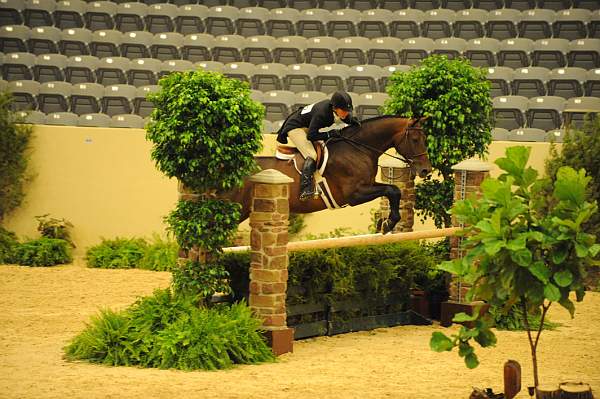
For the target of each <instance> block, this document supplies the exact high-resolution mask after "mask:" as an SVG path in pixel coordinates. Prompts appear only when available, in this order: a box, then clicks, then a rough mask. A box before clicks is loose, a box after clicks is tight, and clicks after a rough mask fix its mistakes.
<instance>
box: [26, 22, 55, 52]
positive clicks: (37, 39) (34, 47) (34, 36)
mask: <svg viewBox="0 0 600 399" xmlns="http://www.w3.org/2000/svg"><path fill="white" fill-rule="evenodd" d="M61 35H62V32H61V31H60V29H58V28H55V27H54V26H37V27H35V28H33V29H31V33H30V34H29V39H28V40H27V47H28V48H29V52H30V53H33V54H35V55H39V54H48V53H58V42H59V41H60V39H61Z"/></svg>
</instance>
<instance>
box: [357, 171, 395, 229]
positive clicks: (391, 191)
mask: <svg viewBox="0 0 600 399" xmlns="http://www.w3.org/2000/svg"><path fill="white" fill-rule="evenodd" d="M379 197H386V198H387V199H388V201H389V202H390V215H389V216H388V218H387V219H386V220H384V221H383V223H382V224H381V229H382V233H383V234H387V233H389V232H390V231H392V230H393V229H394V226H396V224H397V223H398V222H399V221H400V197H401V193H400V189H399V188H398V187H396V186H394V185H391V184H383V183H374V184H373V185H372V186H360V187H358V189H357V190H356V191H355V192H354V193H353V194H352V195H351V196H350V198H349V201H348V203H349V204H350V205H352V206H355V205H360V204H364V203H365V202H369V201H372V200H374V199H376V198H379ZM377 227H378V230H379V225H378V226H377Z"/></svg>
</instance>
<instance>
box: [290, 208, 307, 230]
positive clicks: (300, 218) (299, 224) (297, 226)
mask: <svg viewBox="0 0 600 399" xmlns="http://www.w3.org/2000/svg"><path fill="white" fill-rule="evenodd" d="M305 227H306V223H304V215H301V214H299V213H290V224H289V225H288V233H289V234H290V235H296V234H298V233H300V232H301V231H302V229H304V228H305Z"/></svg>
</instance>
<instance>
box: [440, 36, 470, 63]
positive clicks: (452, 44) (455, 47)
mask: <svg viewBox="0 0 600 399" xmlns="http://www.w3.org/2000/svg"><path fill="white" fill-rule="evenodd" d="M466 47H467V41H466V40H465V39H461V38H460V37H444V38H442V39H435V41H434V42H433V51H432V54H439V55H445V56H446V57H448V59H451V60H452V59H457V58H460V57H462V55H463V52H464V51H465V48H466Z"/></svg>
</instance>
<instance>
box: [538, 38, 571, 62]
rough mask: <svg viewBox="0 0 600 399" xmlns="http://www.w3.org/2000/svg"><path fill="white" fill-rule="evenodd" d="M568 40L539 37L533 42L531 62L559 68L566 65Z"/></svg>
mask: <svg viewBox="0 0 600 399" xmlns="http://www.w3.org/2000/svg"><path fill="white" fill-rule="evenodd" d="M568 52H569V41H568V40H566V39H540V40H536V41H535V42H533V51H532V52H531V64H532V65H533V66H542V67H545V68H561V67H564V66H566V65H567V53H568Z"/></svg>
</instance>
